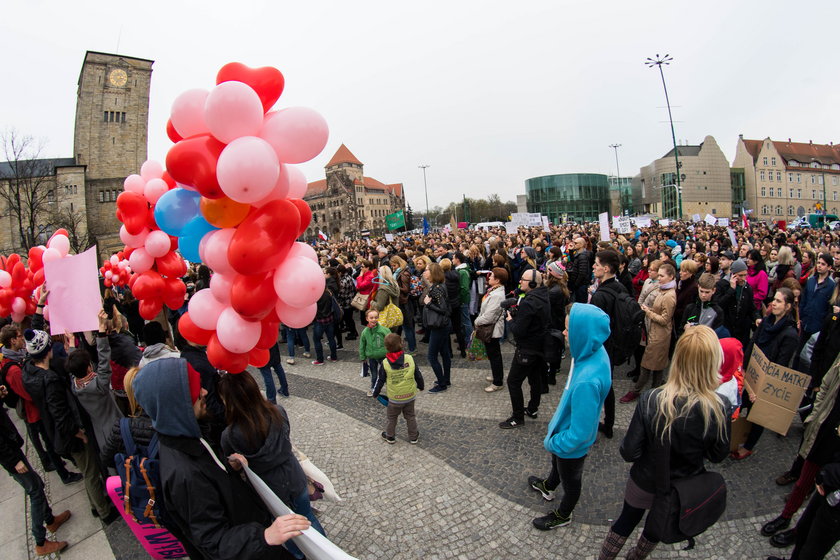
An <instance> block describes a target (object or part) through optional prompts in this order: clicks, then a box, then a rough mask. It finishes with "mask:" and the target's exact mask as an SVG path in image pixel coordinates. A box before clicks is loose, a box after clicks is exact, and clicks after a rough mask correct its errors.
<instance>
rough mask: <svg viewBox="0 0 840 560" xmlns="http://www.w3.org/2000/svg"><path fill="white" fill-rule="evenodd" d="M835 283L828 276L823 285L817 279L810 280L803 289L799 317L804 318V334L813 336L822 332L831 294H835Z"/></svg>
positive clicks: (811, 278)
mask: <svg viewBox="0 0 840 560" xmlns="http://www.w3.org/2000/svg"><path fill="white" fill-rule="evenodd" d="M834 285H835V282H834V280H833V279H832V278H831V276H828V277H827V278H826V279H825V280H824V281H823V282H822V283H817V277H816V276H812V277H810V278H808V282H806V283H805V285H804V286H803V288H802V295H801V296H800V298H799V316H800V317H801V318H802V332H804V333H808V334H812V333H815V332H817V331H818V330H820V327H821V326H822V322H823V319H825V316H826V315H827V314H828V311H829V303H828V301H829V300H830V299H831V294H833V293H834Z"/></svg>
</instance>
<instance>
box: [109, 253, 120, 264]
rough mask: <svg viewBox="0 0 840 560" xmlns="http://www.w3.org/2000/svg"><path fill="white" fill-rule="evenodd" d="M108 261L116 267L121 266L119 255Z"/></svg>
mask: <svg viewBox="0 0 840 560" xmlns="http://www.w3.org/2000/svg"><path fill="white" fill-rule="evenodd" d="M108 261H109V262H110V263H111V264H112V265H114V266H117V265H118V264H120V258H119V257H118V256H117V255H111V258H110V259H108Z"/></svg>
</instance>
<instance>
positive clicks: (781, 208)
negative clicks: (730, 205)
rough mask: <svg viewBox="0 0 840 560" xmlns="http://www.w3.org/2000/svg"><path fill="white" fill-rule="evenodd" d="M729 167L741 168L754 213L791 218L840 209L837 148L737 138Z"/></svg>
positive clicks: (758, 216)
mask: <svg viewBox="0 0 840 560" xmlns="http://www.w3.org/2000/svg"><path fill="white" fill-rule="evenodd" d="M732 167H733V171H735V170H736V169H743V173H744V182H745V184H746V194H747V201H748V205H749V207H750V208H753V215H752V216H753V217H754V218H755V219H757V220H762V221H766V222H772V221H778V220H786V221H791V220H792V219H794V218H796V217H797V216H804V215H806V214H811V213H814V212H818V211H819V210H821V209H823V206H825V209H826V210H827V211H828V213H829V214H835V215H837V213H838V212H837V211H838V209H840V200H838V194H839V193H840V146H835V145H834V144H833V143H831V144H814V143H813V142H811V141H808V142H807V143H805V142H792V141H791V139H790V138H788V140H787V142H784V141H782V142H780V141H774V140H771V139H770V138H765V139H764V140H745V139H744V137H743V135H739V137H738V145H737V147H736V150H735V160H734V161H733V163H732Z"/></svg>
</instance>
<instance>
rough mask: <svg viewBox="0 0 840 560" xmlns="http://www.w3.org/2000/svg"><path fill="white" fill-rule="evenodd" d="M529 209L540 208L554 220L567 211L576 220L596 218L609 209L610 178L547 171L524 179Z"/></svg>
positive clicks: (570, 217)
mask: <svg viewBox="0 0 840 560" xmlns="http://www.w3.org/2000/svg"><path fill="white" fill-rule="evenodd" d="M525 192H526V194H527V195H528V211H529V212H539V213H540V214H544V215H546V216H548V217H549V219H551V220H552V221H556V220H559V219H561V218H562V217H563V215H564V214H565V215H566V217H567V219H568V220H573V221H575V222H584V221H586V222H594V221H597V220H598V214H600V213H601V212H609V211H610V182H609V179H608V178H607V176H606V175H601V174H599V173H564V174H562V175H544V176H542V177H533V178H531V179H528V180H526V181H525Z"/></svg>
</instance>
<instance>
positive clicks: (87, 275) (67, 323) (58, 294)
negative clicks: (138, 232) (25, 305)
mask: <svg viewBox="0 0 840 560" xmlns="http://www.w3.org/2000/svg"><path fill="white" fill-rule="evenodd" d="M44 277H45V278H46V280H47V288H48V289H49V291H50V295H49V298H48V300H47V303H48V304H49V306H50V334H64V331H65V330H66V331H69V332H81V331H95V330H97V329H98V328H99V319H98V318H97V315H98V314H99V310H100V309H102V298H101V296H100V295H99V274H98V269H97V268H96V246H95V245H94V246H93V247H91V248H90V249H88V250H87V251H85V252H84V253H82V254H80V255H74V256H68V257H64V258H62V259H57V260H54V261H51V262H48V263H44Z"/></svg>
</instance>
